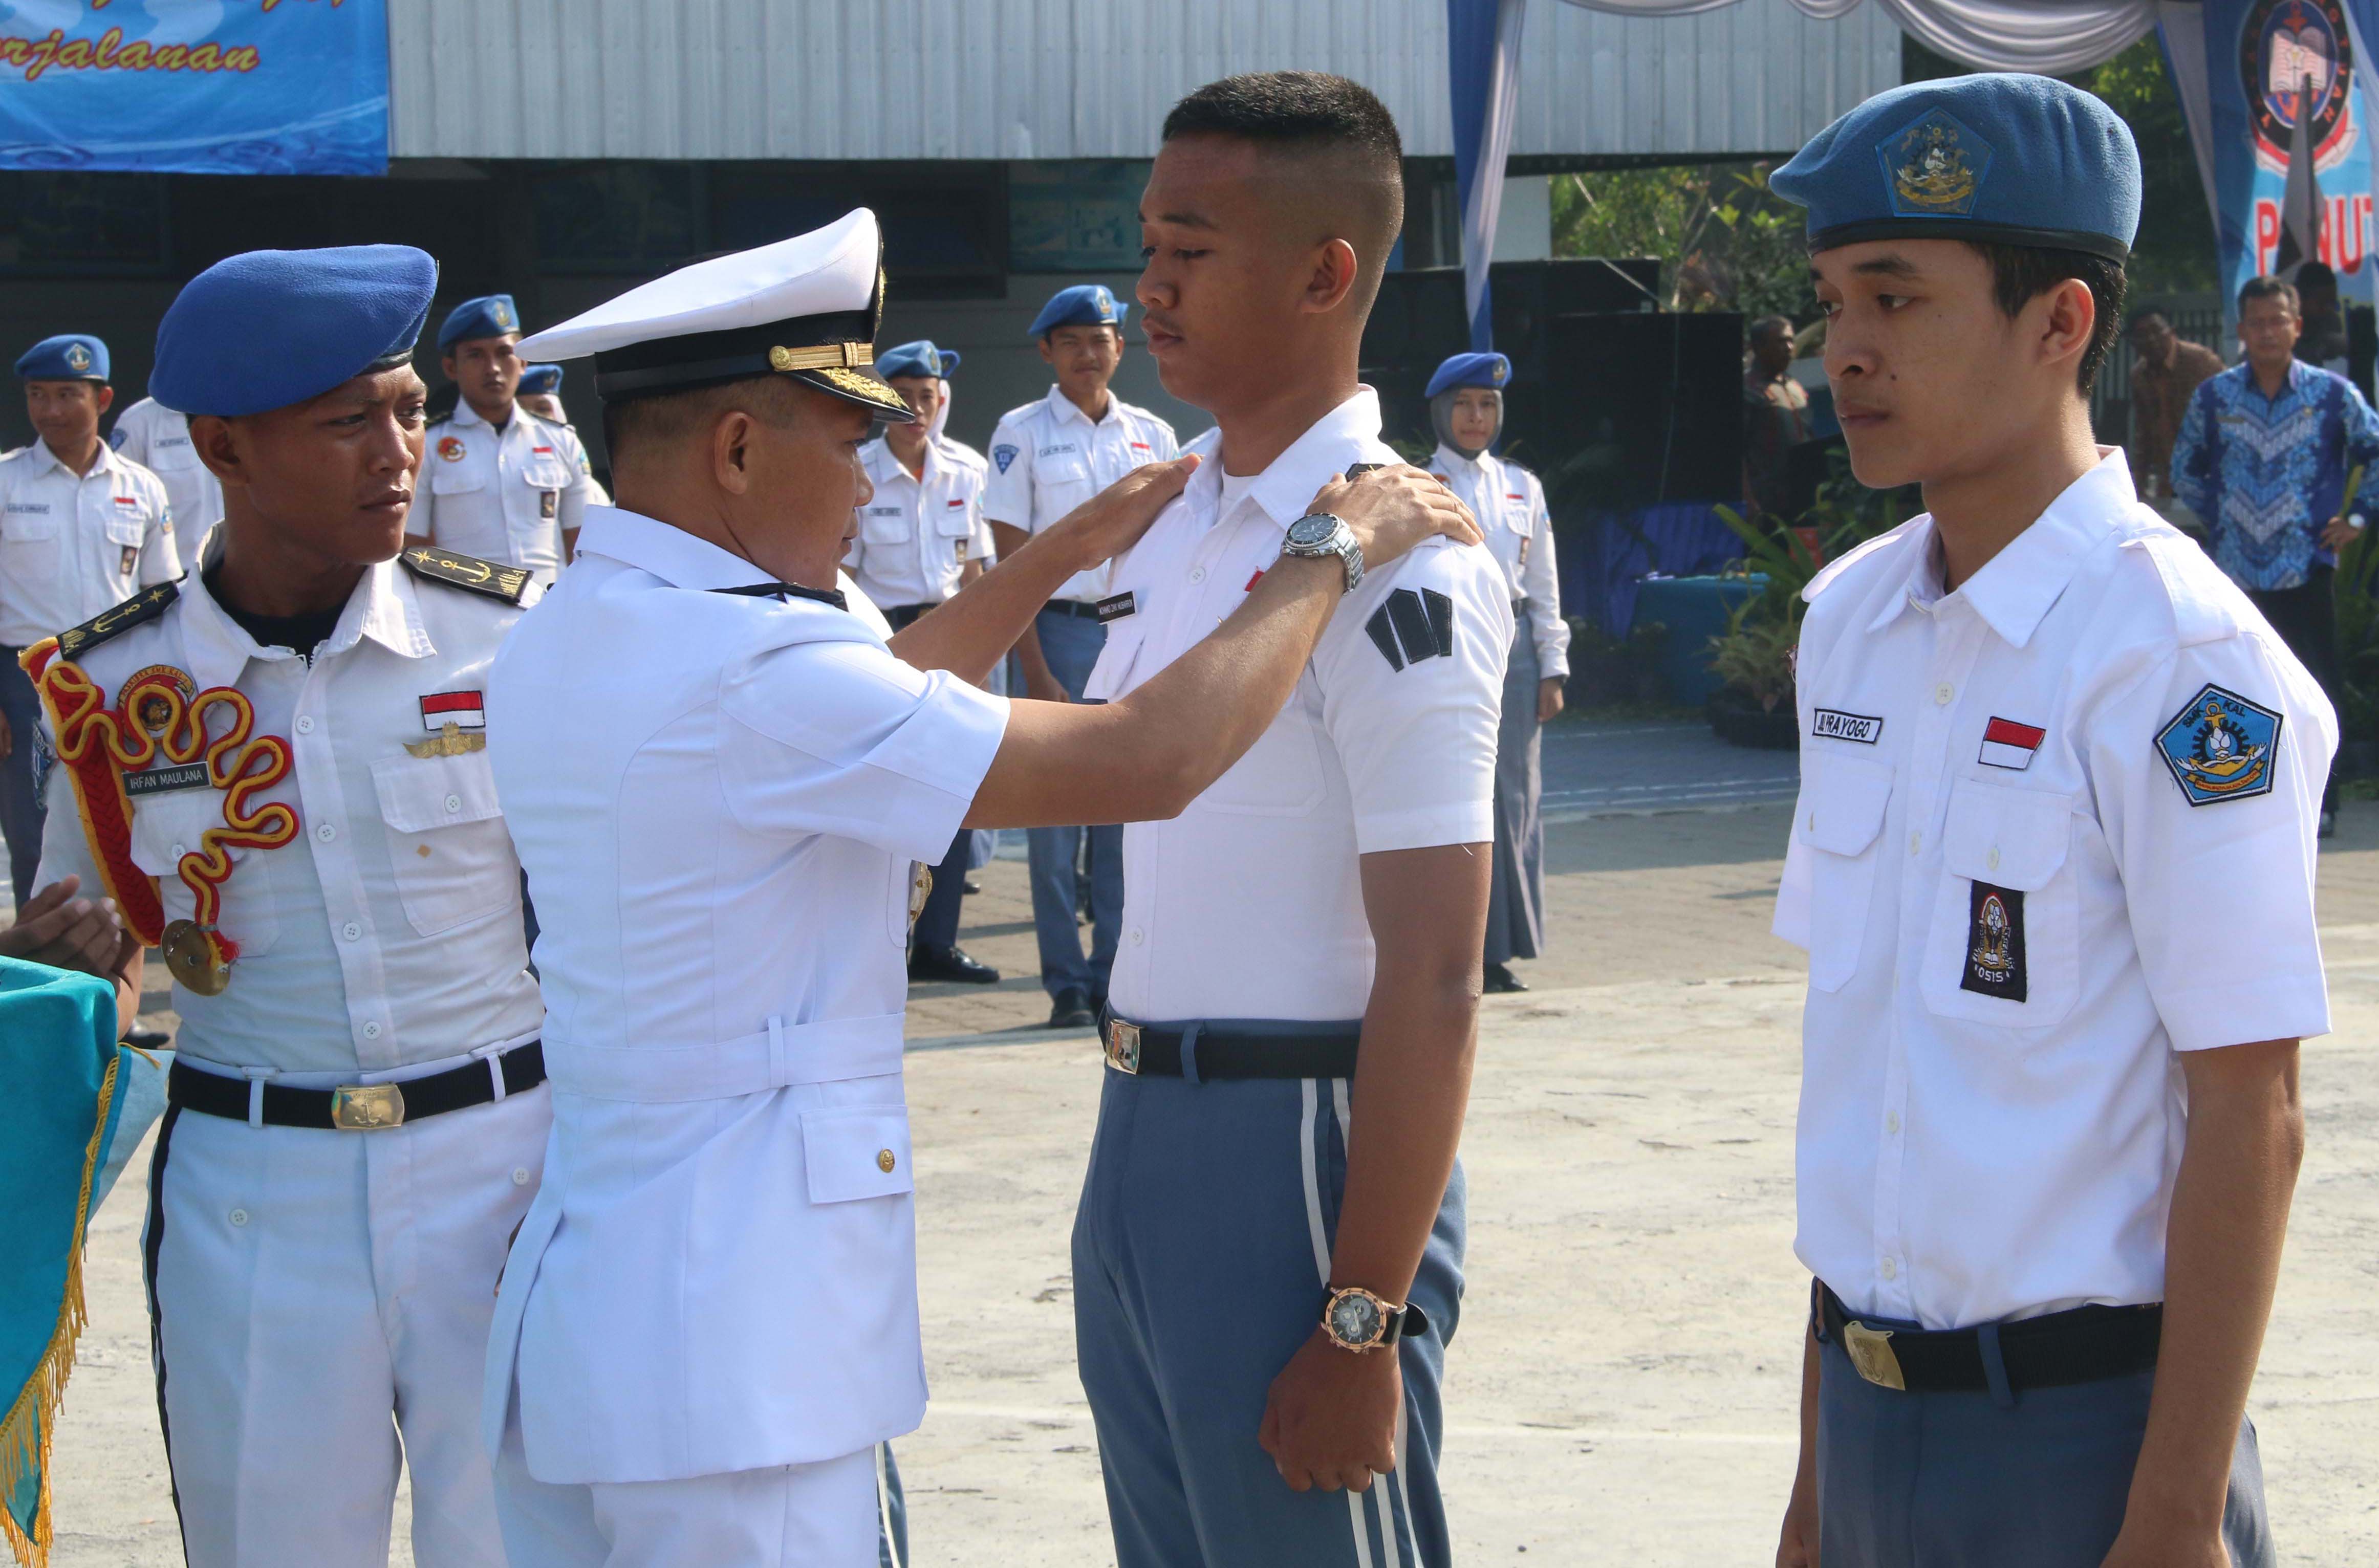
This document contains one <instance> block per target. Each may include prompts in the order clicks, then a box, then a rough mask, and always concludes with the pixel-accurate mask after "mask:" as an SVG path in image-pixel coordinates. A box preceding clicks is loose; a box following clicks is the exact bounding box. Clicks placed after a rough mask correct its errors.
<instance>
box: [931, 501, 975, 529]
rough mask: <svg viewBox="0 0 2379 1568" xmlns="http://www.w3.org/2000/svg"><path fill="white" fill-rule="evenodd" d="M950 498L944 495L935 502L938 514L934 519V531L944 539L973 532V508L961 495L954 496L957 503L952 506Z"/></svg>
mask: <svg viewBox="0 0 2379 1568" xmlns="http://www.w3.org/2000/svg"><path fill="white" fill-rule="evenodd" d="M952 499H953V498H950V497H948V496H945V497H944V498H943V499H942V500H941V501H937V502H936V503H935V504H936V511H937V513H938V515H937V516H936V517H935V519H934V532H935V533H936V534H939V535H940V536H941V537H943V538H946V539H963V538H966V537H970V536H971V535H972V534H973V533H974V508H972V507H971V506H969V505H968V504H967V503H966V501H965V498H963V497H960V498H956V499H957V500H958V504H957V505H955V506H953V505H951V504H950V501H951V500H952Z"/></svg>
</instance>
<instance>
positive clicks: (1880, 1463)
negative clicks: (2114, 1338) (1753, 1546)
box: [1817, 1342, 2277, 1568]
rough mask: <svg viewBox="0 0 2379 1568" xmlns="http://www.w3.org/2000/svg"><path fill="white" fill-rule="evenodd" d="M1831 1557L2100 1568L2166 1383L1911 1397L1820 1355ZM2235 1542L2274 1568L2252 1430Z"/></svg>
mask: <svg viewBox="0 0 2379 1568" xmlns="http://www.w3.org/2000/svg"><path fill="white" fill-rule="evenodd" d="M1822 1352H1823V1356H1824V1361H1823V1368H1824V1372H1823V1376H1822V1379H1821V1381H1820V1383H1819V1392H1818V1396H1817V1521H1818V1557H1819V1560H1820V1561H1822V1562H1824V1563H1825V1565H1826V1568H2019V1565H2021V1568H2098V1565H2099V1564H2100V1563H2101V1562H2103V1561H2104V1560H2105V1558H2106V1555H2107V1549H2108V1548H2110V1547H2112V1546H2113V1545H2114V1544H2115V1536H2116V1533H2117V1532H2118V1531H2119V1530H2120V1529H2121V1527H2122V1524H2123V1505H2124V1502H2125V1501H2126V1499H2127V1498H2128V1497H2129V1495H2130V1492H2131V1470H2132V1468H2133V1466H2134V1465H2136V1464H2137V1462H2138V1460H2139V1455H2140V1440H2141V1439H2142V1438H2143V1437H2144V1435H2145V1434H2146V1431H2147V1422H2148V1393H2149V1391H2150V1390H2151V1389H2152V1388H2153V1386H2154V1385H2155V1381H2156V1374H2155V1373H2154V1372H2141V1373H2138V1374H2136V1375H2134V1376H2131V1377H2127V1378H2109V1379H2107V1380H2106V1381H2102V1382H2094V1383H2076V1384H2073V1385H2071V1386H2070V1387H2066V1388H2039V1389H2025V1390H2023V1391H2020V1392H2018V1393H2015V1394H2014V1396H2013V1402H2012V1404H2011V1405H2008V1406H2005V1407H2002V1406H2000V1405H1997V1404H1995V1403H1994V1402H1993V1401H1992V1398H1991V1396H1990V1395H1989V1394H1988V1393H1899V1392H1897V1391H1894V1390H1891V1389H1884V1388H1878V1387H1876V1386H1875V1385H1874V1384H1873V1383H1870V1382H1868V1381H1866V1380H1865V1379H1863V1378H1861V1377H1860V1376H1859V1375H1858V1373H1857V1371H1856V1370H1855V1369H1853V1367H1852V1366H1851V1360H1850V1357H1849V1356H1848V1355H1847V1354H1845V1353H1844V1352H1843V1350H1842V1346H1841V1345H1839V1344H1834V1343H1831V1342H1829V1343H1828V1344H1826V1345H1824V1346H1822ZM2222 1535H2223V1539H2224V1541H2225V1543H2226V1544H2228V1547H2229V1549H2230V1561H2231V1562H2232V1564H2233V1565H2234V1568H2272V1564H2273V1563H2274V1562H2276V1561H2277V1560H2276V1557H2275V1556H2274V1554H2273V1550H2272V1532H2271V1528H2270V1525H2269V1522H2268V1521H2267V1520H2266V1519H2265V1517H2264V1469H2263V1463H2262V1461H2261V1460H2260V1459H2259V1458H2258V1456H2257V1454H2256V1452H2255V1429H2254V1426H2253V1424H2252V1423H2251V1422H2250V1423H2241V1424H2240V1429H2239V1444H2238V1447H2237V1449H2236V1450H2235V1451H2234V1452H2233V1453H2232V1454H2231V1459H2230V1496H2229V1501H2228V1504H2227V1506H2226V1507H2225V1509H2224V1512H2223V1520H2222Z"/></svg>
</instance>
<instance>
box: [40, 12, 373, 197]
mask: <svg viewBox="0 0 2379 1568" xmlns="http://www.w3.org/2000/svg"><path fill="white" fill-rule="evenodd" d="M0 168H11V169H128V170H140V171H145V172H148V173H152V174H183V175H380V174H385V173H387V172H388V11H387V6H386V0H0Z"/></svg>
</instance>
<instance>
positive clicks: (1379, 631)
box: [1363, 588, 1454, 669]
mask: <svg viewBox="0 0 2379 1568" xmlns="http://www.w3.org/2000/svg"><path fill="white" fill-rule="evenodd" d="M1363 630H1364V631H1365V632H1367V633H1371V643H1372V645H1373V646H1375V647H1377V648H1378V649H1379V650H1380V652H1381V654H1382V655H1383V657H1385V658H1386V659H1387V661H1388V668H1389V669H1404V667H1405V666H1406V665H1407V664H1419V662H1420V661H1421V660H1422V659H1425V658H1452V657H1454V601H1453V600H1452V599H1450V598H1447V597H1445V596H1444V595H1443V594H1441V593H1439V592H1438V591H1437V590H1435V589H1434V588H1423V589H1421V590H1420V591H1419V593H1415V592H1413V590H1412V589H1410V588H1398V589H1397V590H1396V591H1395V593H1393V594H1390V595H1389V596H1388V602H1387V603H1385V604H1383V605H1382V606H1381V607H1380V608H1379V609H1375V610H1373V611H1372V612H1371V619H1370V620H1369V621H1364V622H1363Z"/></svg>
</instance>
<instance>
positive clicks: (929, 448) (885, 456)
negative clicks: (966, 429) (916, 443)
mask: <svg viewBox="0 0 2379 1568" xmlns="http://www.w3.org/2000/svg"><path fill="white" fill-rule="evenodd" d="M945 440H948V437H946V436H927V437H926V438H925V461H924V463H923V464H920V465H919V471H918V472H916V473H914V474H912V473H910V472H909V465H908V464H905V463H903V462H901V461H900V453H898V452H894V451H893V450H892V440H891V438H890V437H889V436H878V437H876V440H874V441H873V442H871V443H870V444H869V445H868V446H867V447H866V448H865V449H864V451H865V452H866V453H867V454H868V457H867V476H868V477H869V478H871V479H876V480H879V481H880V480H884V479H906V480H908V481H909V482H910V483H911V484H912V485H926V484H931V483H932V482H933V480H934V476H936V474H938V473H940V472H941V470H942V468H943V466H944V465H945V464H947V463H948V454H947V453H945V452H943V450H942V443H943V442H944V441H945Z"/></svg>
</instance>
